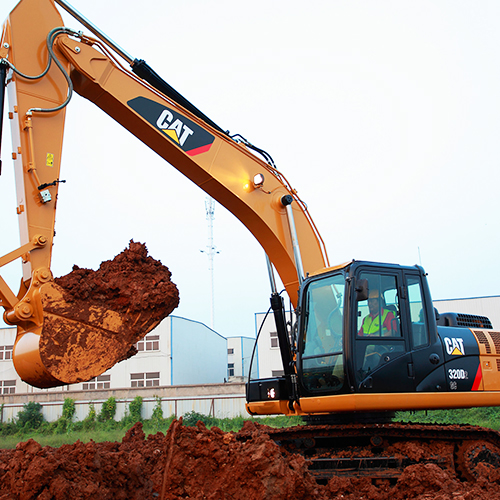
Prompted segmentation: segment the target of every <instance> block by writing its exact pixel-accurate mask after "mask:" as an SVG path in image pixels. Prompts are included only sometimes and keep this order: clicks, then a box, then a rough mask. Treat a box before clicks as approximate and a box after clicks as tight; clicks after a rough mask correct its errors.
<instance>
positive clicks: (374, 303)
mask: <svg viewBox="0 0 500 500" xmlns="http://www.w3.org/2000/svg"><path fill="white" fill-rule="evenodd" d="M378 304H379V301H378V299H368V309H369V310H370V314H371V315H372V316H373V315H374V314H378V311H379V306H378Z"/></svg>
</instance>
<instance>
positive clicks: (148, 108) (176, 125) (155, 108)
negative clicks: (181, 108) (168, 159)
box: [127, 97, 215, 156]
mask: <svg viewBox="0 0 500 500" xmlns="http://www.w3.org/2000/svg"><path fill="white" fill-rule="evenodd" d="M127 104H128V105H129V106H130V108H132V109H133V110H134V111H135V112H136V113H138V114H139V115H140V116H141V117H142V118H144V120H146V121H147V122H148V123H149V124H150V125H152V126H153V127H154V128H155V129H156V130H157V131H161V132H162V133H163V134H164V135H165V136H166V137H168V138H169V139H170V140H171V141H172V142H173V143H174V144H176V145H177V146H179V147H180V148H181V149H182V150H183V151H184V152H185V153H186V154H187V155H189V156H196V155H199V154H201V153H206V152H207V151H208V150H209V149H210V148H211V147H212V144H213V142H214V140H215V137H214V136H213V135H212V134H210V133H209V132H208V131H207V130H205V129H204V128H203V127H201V126H200V125H198V124H197V123H194V122H193V121H191V120H190V119H189V118H186V117H185V116H184V115H182V114H180V113H178V112H177V111H176V110H175V109H173V108H168V107H166V106H165V105H164V104H160V103H159V102H156V101H152V100H151V99H147V98H146V97H135V98H134V99H131V100H130V101H128V102H127Z"/></svg>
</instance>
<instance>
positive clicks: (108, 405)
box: [97, 396, 116, 422]
mask: <svg viewBox="0 0 500 500" xmlns="http://www.w3.org/2000/svg"><path fill="white" fill-rule="evenodd" d="M115 413H116V398H114V397H113V396H111V397H110V398H108V399H107V400H106V401H104V403H103V404H102V408H101V411H100V412H99V415H98V416H97V420H98V421H99V422H109V421H111V420H113V419H114V418H115Z"/></svg>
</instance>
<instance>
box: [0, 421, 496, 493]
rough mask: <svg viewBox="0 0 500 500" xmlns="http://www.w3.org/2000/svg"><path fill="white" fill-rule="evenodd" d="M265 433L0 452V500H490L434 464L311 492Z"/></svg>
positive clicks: (190, 433) (301, 465) (249, 429)
mask: <svg viewBox="0 0 500 500" xmlns="http://www.w3.org/2000/svg"><path fill="white" fill-rule="evenodd" d="M266 429H267V428H266V427H265V426H260V425H256V424H253V423H247V424H245V427H244V428H243V429H242V430H241V431H240V432H239V433H224V432H222V431H220V430H219V429H217V428H213V429H211V430H208V429H206V428H205V426H204V425H203V424H201V423H198V426H197V427H184V426H183V425H182V424H181V422H179V421H174V422H173V424H172V425H171V427H170V429H169V431H168V432H167V435H166V436H164V435H163V434H161V433H158V434H155V435H151V436H148V438H147V439H145V436H144V433H143V431H142V427H141V424H136V425H135V426H134V427H132V428H131V429H130V430H129V431H128V433H127V435H126V436H125V437H124V438H123V440H122V442H121V443H109V442H108V443H94V442H92V441H91V442H90V443H87V444H83V443H81V442H77V443H75V444H72V445H64V446H61V447H60V448H50V447H44V448H42V447H41V446H40V445H39V444H38V443H36V442H35V441H33V440H29V441H27V442H25V443H19V444H18V445H17V447H16V449H15V450H0V500H18V499H22V500H31V499H39V500H49V499H54V500H59V499H61V500H63V499H64V500H66V499H68V498H71V499H74V500H78V499H93V500H101V499H102V500H104V499H116V500H120V499H132V500H135V499H137V500H139V499H141V500H143V499H160V500H167V499H169V500H171V499H177V498H192V499H214V500H219V499H234V500H239V499H241V500H274V499H276V500H278V499H293V500H300V499H320V500H326V499H339V500H340V499H343V500H355V499H356V500H357V499H365V500H382V499H386V498H391V500H402V499H418V500H424V499H426V500H431V499H432V500H448V499H450V500H483V499H488V500H491V499H493V500H495V499H499V498H500V488H499V483H500V477H499V476H500V475H499V473H498V471H491V469H486V468H485V470H484V474H480V475H479V478H478V480H477V481H476V482H474V483H469V482H463V481H461V480H459V479H458V478H457V476H456V475H455V474H454V473H453V472H450V471H447V470H442V469H441V468H440V467H438V466H437V465H434V464H427V465H412V466H410V467H407V468H406V469H405V470H404V471H403V473H402V475H401V476H400V478H399V479H398V480H397V483H396V484H390V483H389V481H387V480H376V481H372V480H369V479H348V478H334V479H331V480H330V481H329V482H328V484H327V485H318V484H316V482H315V481H314V479H313V478H312V477H311V476H310V475H309V473H308V472H307V470H306V465H305V461H304V459H303V458H302V457H301V456H299V455H294V454H290V453H287V452H284V451H283V450H281V449H280V448H279V447H278V446H277V445H276V444H275V443H274V441H272V440H271V439H270V438H269V435H268V434H267V432H266Z"/></svg>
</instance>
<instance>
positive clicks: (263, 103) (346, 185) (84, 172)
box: [0, 0, 500, 336]
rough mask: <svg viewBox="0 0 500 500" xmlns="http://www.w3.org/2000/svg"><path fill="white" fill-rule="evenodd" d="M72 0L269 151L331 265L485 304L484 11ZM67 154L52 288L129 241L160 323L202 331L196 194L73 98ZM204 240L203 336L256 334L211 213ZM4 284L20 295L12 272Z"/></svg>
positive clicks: (252, 293)
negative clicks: (156, 264)
mask: <svg viewBox="0 0 500 500" xmlns="http://www.w3.org/2000/svg"><path fill="white" fill-rule="evenodd" d="M16 3H17V2H15V1H13V0H4V1H3V2H2V5H1V7H0V18H2V19H5V18H6V16H7V15H8V13H9V11H10V10H11V9H12V8H13V6H14V5H15V4H16ZM70 3H72V4H73V5H74V7H75V8H76V9H78V10H79V11H80V12H81V13H82V14H84V15H85V16H86V17H87V18H88V19H90V20H91V21H92V22H93V23H94V24H95V25H97V26H98V27H99V28H100V29H101V30H102V31H104V32H105V33H106V34H107V35H108V36H109V37H111V38H112V39H113V40H114V41H115V42H117V43H118V44H119V45H120V46H121V47H123V48H124V49H125V50H126V51H127V52H128V53H130V54H131V55H132V56H134V57H136V58H140V59H145V60H146V61H147V62H148V64H149V65H150V66H152V67H153V68H154V69H155V71H156V72H157V73H158V74H160V75H161V76H162V77H163V78H164V79H165V80H166V81H167V82H169V83H170V84H171V85H172V86H173V87H175V88H176V89H177V90H178V91H179V92H180V93H181V94H183V95H184V96H185V97H186V98H188V99H189V100H191V101H192V102H193V103H194V104H195V105H196V106H197V107H198V108H199V109H201V110H202V111H203V112H204V113H205V114H207V115H208V116H209V117H210V118H211V119H212V120H214V121H215V122H216V123H217V124H219V125H220V126H221V127H222V128H223V129H225V130H230V132H231V133H240V134H242V135H243V136H244V137H246V138H247V139H249V140H250V141H251V142H252V143H254V144H255V145H257V146H259V147H261V148H262V149H264V150H266V151H267V152H268V153H269V154H271V156H272V157H273V158H274V161H275V162H276V165H277V167H278V169H279V170H280V171H282V172H283V174H284V175H285V176H286V177H287V179H288V180H289V181H290V183H291V184H292V186H293V187H294V188H295V189H297V190H298V192H299V195H300V196H301V198H302V199H303V200H304V201H305V202H306V203H307V205H308V207H309V211H310V213H311V215H312V217H313V219H314V221H315V223H316V225H317V226H318V228H319V231H320V233H321V235H322V237H323V239H324V241H325V243H326V246H327V250H328V254H329V257H330V262H331V264H332V265H333V264H337V263H341V262H345V261H348V260H351V259H353V258H355V259H359V260H373V261H380V262H393V263H398V264H405V265H413V264H417V263H421V264H422V265H423V266H424V268H425V269H426V271H427V272H428V273H429V282H430V286H431V293H432V295H433V297H434V298H435V299H446V298H462V297H478V296H488V295H499V294H500V284H499V283H500V265H499V263H498V260H497V255H498V253H499V249H500V222H499V220H498V216H499V213H500V197H499V196H498V194H497V191H498V185H499V184H500V173H499V165H500V140H499V136H500V98H499V95H500V55H499V51H498V47H500V30H498V29H497V26H498V23H499V21H500V3H499V2H498V1H497V0H492V1H488V0H482V1H481V2H477V1H472V0H471V1H460V0H450V1H439V0H434V1H419V2H415V1H410V0H394V1H386V0H369V1H368V0H366V1H347V0H343V1H336V0H328V1H326V0H325V1H312V2H307V3H306V2H302V1H301V2H299V1H296V0H287V1H284V0H283V1H282V0H273V1H269V0H265V1H263V0H256V1H253V2H252V3H250V4H249V3H248V2H237V1H234V0H232V1H219V0H212V1H211V2H207V1H194V0H184V1H183V2H171V1H164V2H158V1H152V0H143V2H141V9H140V10H139V11H138V10H137V2H132V1H130V0H121V1H102V0H99V1H97V0H72V2H70ZM63 18H64V19H65V22H66V24H67V26H69V27H75V28H78V29H81V27H80V26H79V25H78V23H77V22H76V21H73V20H72V19H71V18H69V16H68V15H66V14H65V13H63ZM65 138H66V142H65V145H64V150H63V166H62V173H61V178H62V179H65V180H66V181H67V182H66V184H62V185H61V186H60V190H59V201H58V212H57V221H56V231H57V236H56V238H55V240H54V257H53V265H52V269H53V272H54V274H55V275H56V276H60V275H63V274H66V273H68V272H69V271H70V270H71V267H72V265H73V264H78V265H79V266H80V267H90V268H94V269H95V268H97V267H98V266H99V263H100V262H101V261H103V260H108V259H110V258H112V257H113V256H114V255H116V254H117V253H119V252H120V251H121V250H123V248H125V247H126V246H127V244H128V241H129V240H130V239H131V238H133V239H135V240H136V241H142V242H145V243H146V244H147V246H148V248H149V251H150V254H151V255H152V256H153V257H155V258H157V259H159V260H161V261H162V262H163V263H164V264H165V265H167V266H168V267H169V268H170V270H171V271H172V275H173V276H172V279H173V281H174V282H175V283H176V284H177V285H178V287H179V290H180V294H181V304H180V306H179V308H178V309H177V310H176V311H174V314H176V315H179V316H183V317H186V318H190V319H192V320H196V321H201V322H203V323H206V324H207V325H210V276H209V272H208V258H207V256H206V254H203V253H201V252H200V250H205V249H206V245H207V243H208V223H207V220H206V216H205V198H206V195H205V193H203V192H202V191H200V190H199V188H197V187H196V186H194V185H192V184H191V182H190V181H188V180H187V179H185V178H184V177H183V176H182V175H181V174H179V173H178V172H177V171H176V170H175V169H174V168H173V167H171V166H170V165H169V164H168V163H166V162H165V161H164V160H162V159H161V158H159V157H158V156H157V155H156V154H155V153H153V152H151V151H150V150H149V149H148V148H147V147H146V146H144V145H143V144H142V143H141V142H140V141H139V140H137V139H136V138H134V137H133V136H132V135H130V134H129V133H128V132H127V131H125V130H124V129H122V127H121V126H120V125H118V124H116V123H115V122H114V121H113V120H111V119H110V118H109V117H107V115H105V114H104V113H103V112H102V111H101V110H99V109H98V108H96V107H95V106H94V105H93V104H91V103H89V102H88V101H84V100H83V99H81V98H80V97H79V96H75V98H74V99H73V101H72V102H71V103H70V105H69V108H68V112H67V122H66V134H65ZM10 144H11V143H10V131H9V129H8V126H7V124H5V125H4V139H3V142H2V159H3V163H4V166H3V174H2V177H0V213H1V214H2V238H1V241H0V255H3V254H5V253H7V252H8V251H10V250H12V249H14V248H16V247H17V245H18V244H19V239H18V230H17V221H16V216H15V206H16V202H15V190H14V184H13V173H12V163H11V161H10V148H11V145H10ZM214 235H215V241H214V243H215V245H216V247H217V250H218V251H219V252H220V253H219V254H218V255H217V256H216V257H215V329H216V330H217V331H218V332H219V333H221V334H222V335H224V336H236V335H245V336H253V335H254V332H255V324H254V322H255V320H254V313H256V312H261V311H265V310H267V308H268V306H269V294H270V289H269V282H268V277H267V270H266V265H265V259H264V252H263V250H262V249H261V248H260V246H259V245H258V244H257V243H256V241H255V240H254V238H253V236H252V235H251V234H250V233H249V232H248V230H247V229H246V228H245V227H244V226H243V225H242V224H241V223H239V221H238V220H237V219H236V218H235V217H234V216H232V215H231V214H229V213H228V212H227V211H226V210H225V209H224V208H222V207H221V206H220V205H217V206H216V210H215V221H214ZM2 276H4V278H5V279H6V280H7V281H8V283H9V284H11V286H12V287H13V288H16V291H17V283H18V281H19V280H20V276H21V275H20V270H19V269H18V268H17V266H8V267H7V268H4V270H3V272H2Z"/></svg>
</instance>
